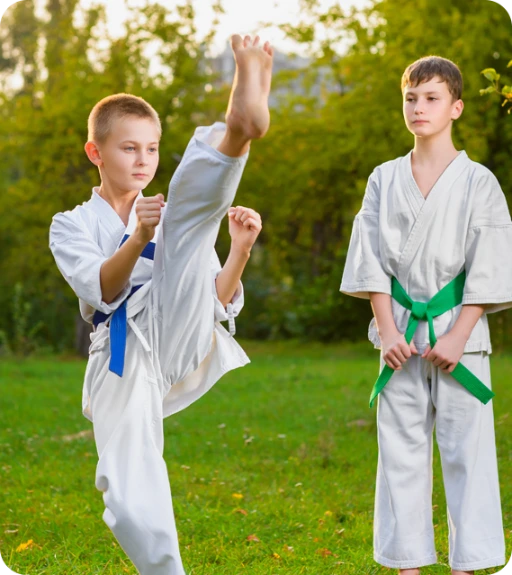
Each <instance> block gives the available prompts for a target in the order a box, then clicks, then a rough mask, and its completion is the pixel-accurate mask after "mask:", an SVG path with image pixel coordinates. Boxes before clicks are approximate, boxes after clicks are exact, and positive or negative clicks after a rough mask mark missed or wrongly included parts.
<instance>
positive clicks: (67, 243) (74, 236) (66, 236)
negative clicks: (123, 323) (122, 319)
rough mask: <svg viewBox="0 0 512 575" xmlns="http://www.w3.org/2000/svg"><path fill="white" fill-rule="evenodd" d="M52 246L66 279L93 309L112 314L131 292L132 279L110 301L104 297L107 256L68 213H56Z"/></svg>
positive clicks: (52, 231) (51, 233)
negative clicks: (102, 279) (102, 274)
mask: <svg viewBox="0 0 512 575" xmlns="http://www.w3.org/2000/svg"><path fill="white" fill-rule="evenodd" d="M50 249H51V251H52V254H53V257H54V258H55V262H56V263H57V267H58V268H59V270H60V272H61V273H62V275H63V276H64V279H65V280H66V281H67V282H68V284H69V285H70V286H71V288H72V289H73V291H74V292H75V293H76V295H77V296H78V297H79V298H80V299H81V300H83V301H84V302H85V303H87V304H89V305H90V306H91V307H93V308H94V309H96V310H100V311H102V312H103V313H106V314H110V313H112V312H113V311H115V310H116V309H117V308H118V307H119V306H120V305H121V303H122V302H123V301H124V300H125V299H126V297H127V296H128V294H129V293H130V290H131V282H130V281H129V282H128V283H127V284H126V286H125V287H124V289H123V291H122V292H121V293H120V294H119V295H118V296H117V297H116V298H115V300H114V301H112V302H111V303H109V304H107V303H105V302H104V301H103V300H102V294H101V284H100V268H101V266H102V265H103V263H104V262H105V261H106V260H107V259H108V258H107V257H106V256H105V255H104V254H103V252H102V251H101V249H100V247H99V246H98V244H97V243H96V242H95V241H94V240H93V239H92V237H91V236H90V235H89V234H88V233H87V231H86V230H84V229H82V228H81V227H80V226H79V225H78V224H77V223H76V222H74V221H73V220H72V219H71V217H69V216H68V215H66V214H65V213H58V214H56V215H55V216H54V217H53V221H52V224H51V226H50Z"/></svg>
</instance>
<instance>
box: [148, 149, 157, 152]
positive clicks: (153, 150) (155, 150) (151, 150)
mask: <svg viewBox="0 0 512 575" xmlns="http://www.w3.org/2000/svg"><path fill="white" fill-rule="evenodd" d="M149 151H150V152H158V148H149Z"/></svg>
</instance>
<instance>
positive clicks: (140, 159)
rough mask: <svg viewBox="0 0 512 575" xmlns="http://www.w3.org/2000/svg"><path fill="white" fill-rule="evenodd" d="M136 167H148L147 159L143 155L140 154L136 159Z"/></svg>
mask: <svg viewBox="0 0 512 575" xmlns="http://www.w3.org/2000/svg"><path fill="white" fill-rule="evenodd" d="M137 165H138V166H147V165H148V159H147V157H146V155H145V154H140V155H139V156H138V157H137Z"/></svg>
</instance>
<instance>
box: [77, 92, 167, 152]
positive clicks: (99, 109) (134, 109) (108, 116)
mask: <svg viewBox="0 0 512 575" xmlns="http://www.w3.org/2000/svg"><path fill="white" fill-rule="evenodd" d="M126 116H136V117H137V118H148V119H149V120H153V121H154V122H155V124H156V127H157V128H158V132H159V135H160V136H161V135H162V125H161V123H160V118H159V117H158V114H157V113H156V111H155V109H154V108H153V107H152V106H151V105H150V104H148V103H147V102H146V100H144V99H143V98H139V96H133V95H132V94H124V93H120V94H113V95H112V96H107V97H106V98H103V100H100V101H99V102H98V103H97V104H96V105H95V106H94V108H93V109H92V110H91V113H90V114H89V119H88V121H87V127H88V130H89V134H88V136H87V137H88V139H89V141H91V140H92V141H94V142H98V143H102V142H104V141H105V140H106V139H107V137H108V136H109V134H110V132H111V130H112V123H113V122H114V120H116V119H117V118H124V117H126Z"/></svg>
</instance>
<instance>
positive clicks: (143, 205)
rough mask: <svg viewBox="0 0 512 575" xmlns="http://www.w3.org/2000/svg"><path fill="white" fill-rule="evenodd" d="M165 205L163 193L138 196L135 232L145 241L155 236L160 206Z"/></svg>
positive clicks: (160, 211)
mask: <svg viewBox="0 0 512 575" xmlns="http://www.w3.org/2000/svg"><path fill="white" fill-rule="evenodd" d="M164 205H165V201H164V196H163V194H157V195H156V196H152V197H148V198H140V200H138V201H137V205H136V206H135V214H136V215H137V228H136V233H137V234H138V235H139V236H140V237H141V239H142V240H143V241H145V242H150V241H151V240H152V239H153V237H154V236H155V228H156V227H157V226H158V224H159V222H160V216H161V214H162V208H163V207H164Z"/></svg>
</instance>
